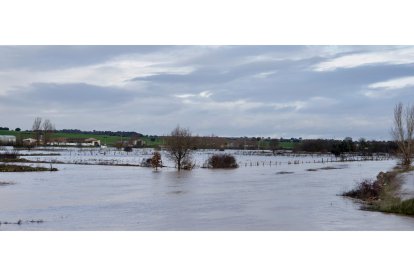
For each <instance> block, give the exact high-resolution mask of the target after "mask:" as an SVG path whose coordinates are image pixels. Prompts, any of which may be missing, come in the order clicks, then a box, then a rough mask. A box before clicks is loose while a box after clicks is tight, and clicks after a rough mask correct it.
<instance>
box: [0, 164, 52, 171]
mask: <svg viewBox="0 0 414 276" xmlns="http://www.w3.org/2000/svg"><path fill="white" fill-rule="evenodd" d="M57 170H58V169H56V168H52V167H51V168H44V167H31V166H22V165H9V164H0V172H45V171H57Z"/></svg>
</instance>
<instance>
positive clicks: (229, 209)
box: [0, 149, 414, 230]
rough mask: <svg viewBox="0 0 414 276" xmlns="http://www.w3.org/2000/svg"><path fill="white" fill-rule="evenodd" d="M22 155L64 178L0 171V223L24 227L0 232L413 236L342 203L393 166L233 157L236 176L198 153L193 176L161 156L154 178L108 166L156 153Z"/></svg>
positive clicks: (411, 221) (385, 218) (400, 221)
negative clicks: (344, 194) (277, 232)
mask: <svg viewBox="0 0 414 276" xmlns="http://www.w3.org/2000/svg"><path fill="white" fill-rule="evenodd" d="M226 152H231V151H226ZM21 153H22V154H26V155H33V154H37V153H42V154H51V153H52V154H55V155H49V156H22V157H24V158H26V159H30V160H33V161H39V162H50V161H53V162H58V163H59V162H61V163H62V164H53V167H56V168H58V169H59V171H57V172H26V173H1V174H0V182H5V183H6V182H7V183H10V184H8V185H0V222H9V223H16V222H19V221H20V223H19V224H4V223H2V224H1V225H0V230H414V218H411V217H404V216H397V215H390V214H383V213H377V212H368V211H362V210H360V205H359V204H358V203H356V202H354V201H353V200H351V199H347V198H343V197H341V196H338V194H340V193H342V192H343V191H345V190H348V189H350V188H352V187H353V186H354V185H355V183H356V182H357V181H360V180H362V179H364V178H373V177H375V176H376V175H377V174H378V173H379V172H380V171H386V170H389V169H391V168H392V167H393V166H394V165H395V161H394V160H388V159H384V160H377V161H353V162H333V161H337V160H336V159H335V158H334V157H332V156H330V155H325V156H318V155H314V156H311V155H307V156H293V155H292V156H272V155H270V154H269V155H265V154H262V153H260V152H255V151H233V152H232V153H233V154H235V156H236V158H237V160H238V162H239V165H240V167H239V168H238V169H234V170H211V169H203V168H200V167H201V166H202V165H203V163H204V162H205V160H207V158H208V156H209V155H210V154H212V153H213V152H212V151H199V152H196V153H195V154H194V157H195V160H196V163H197V168H196V169H194V170H192V171H181V172H177V171H176V170H175V169H174V168H173V165H172V164H171V162H169V161H168V160H167V159H166V157H165V153H162V157H163V161H164V164H165V165H167V167H166V168H162V169H161V170H160V171H158V172H154V171H153V170H152V169H151V168H144V167H138V166H108V165H102V164H113V165H122V164H123V165H125V164H129V165H139V164H141V161H142V160H143V159H145V158H149V157H150V156H151V154H152V150H150V149H142V150H134V152H131V153H126V152H121V151H115V150H110V149H106V150H102V149H83V150H79V149H57V150H56V151H53V152H51V151H21ZM57 154H59V155H57ZM322 161H323V163H322ZM327 161H329V162H328V163H326V162H327ZM331 161H332V162H331ZM63 163H64V164H63ZM67 163H70V164H67ZM85 164H87V165H85ZM99 164H100V165H99ZM32 165H33V166H36V165H39V166H46V167H47V166H49V164H47V163H46V164H32Z"/></svg>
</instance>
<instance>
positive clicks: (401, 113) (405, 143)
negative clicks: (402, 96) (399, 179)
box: [391, 103, 414, 166]
mask: <svg viewBox="0 0 414 276" xmlns="http://www.w3.org/2000/svg"><path fill="white" fill-rule="evenodd" d="M391 132H392V136H393V138H394V140H395V142H396V143H397V145H398V149H399V152H400V154H401V165H403V166H410V165H411V162H412V155H413V141H414V137H413V136H414V105H407V106H406V108H405V110H404V106H403V104H402V103H399V104H397V105H396V106H395V108H394V126H393V128H392V131H391Z"/></svg>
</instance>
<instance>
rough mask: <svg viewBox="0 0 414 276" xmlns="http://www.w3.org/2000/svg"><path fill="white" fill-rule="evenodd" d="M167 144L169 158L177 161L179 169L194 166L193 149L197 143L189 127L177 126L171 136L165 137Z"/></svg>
mask: <svg viewBox="0 0 414 276" xmlns="http://www.w3.org/2000/svg"><path fill="white" fill-rule="evenodd" d="M165 146H166V149H167V153H168V155H167V156H168V158H169V159H171V160H172V161H174V162H175V165H176V167H177V169H178V170H179V171H180V170H181V169H182V168H191V167H192V161H191V151H192V149H193V147H194V146H195V143H194V139H193V137H192V136H191V132H190V130H189V129H186V128H180V126H177V127H176V128H175V129H174V130H173V131H172V132H171V134H170V136H168V137H166V138H165Z"/></svg>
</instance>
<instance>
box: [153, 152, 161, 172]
mask: <svg viewBox="0 0 414 276" xmlns="http://www.w3.org/2000/svg"><path fill="white" fill-rule="evenodd" d="M151 166H152V167H153V168H154V169H155V170H158V168H160V167H162V160H161V154H160V153H159V152H158V151H156V152H154V154H153V155H152V158H151Z"/></svg>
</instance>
